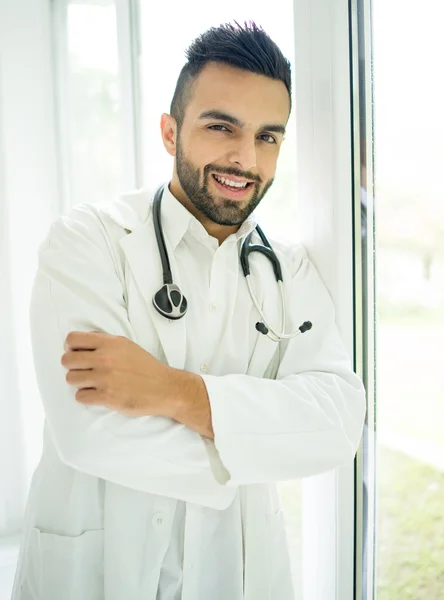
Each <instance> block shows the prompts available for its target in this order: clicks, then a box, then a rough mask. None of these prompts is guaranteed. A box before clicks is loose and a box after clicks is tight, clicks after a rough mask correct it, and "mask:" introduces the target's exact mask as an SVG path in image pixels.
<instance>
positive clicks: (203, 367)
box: [200, 363, 208, 373]
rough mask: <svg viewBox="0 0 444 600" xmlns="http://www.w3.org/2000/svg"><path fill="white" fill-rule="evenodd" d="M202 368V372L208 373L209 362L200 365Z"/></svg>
mask: <svg viewBox="0 0 444 600" xmlns="http://www.w3.org/2000/svg"><path fill="white" fill-rule="evenodd" d="M200 370H201V371H202V373H208V365H207V363H204V364H203V365H200Z"/></svg>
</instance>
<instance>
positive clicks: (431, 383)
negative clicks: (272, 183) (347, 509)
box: [373, 0, 444, 600]
mask: <svg viewBox="0 0 444 600" xmlns="http://www.w3.org/2000/svg"><path fill="white" fill-rule="evenodd" d="M373 13H374V14H373V26H374V32H373V37H374V72H375V87H374V99H375V175H376V179H375V193H376V257H377V258H376V267H377V276H376V282H377V306H378V327H377V355H376V356H377V440H378V444H377V473H378V479H377V481H378V485H377V509H378V510H377V570H376V575H377V598H378V600H395V599H396V600H399V598H403V599H407V598H409V599H410V598H411V599H412V600H413V599H414V600H422V599H427V600H429V599H431V598H441V597H442V594H443V590H444V569H443V564H444V517H443V515H444V512H443V506H444V427H443V423H444V387H443V383H442V369H443V357H444V195H443V191H442V182H441V177H442V175H441V174H442V166H443V164H444V142H443V139H444V116H443V111H442V106H444V86H443V83H442V76H441V72H442V56H443V55H444V41H443V36H442V24H443V22H444V4H443V2H442V0H428V1H427V2H423V1H421V0H408V1H406V0H392V1H391V2H386V1H384V0H374V2H373Z"/></svg>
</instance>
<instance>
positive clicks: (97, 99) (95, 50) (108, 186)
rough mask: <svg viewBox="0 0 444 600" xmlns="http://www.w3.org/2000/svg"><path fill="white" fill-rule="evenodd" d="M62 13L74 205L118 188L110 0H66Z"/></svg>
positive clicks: (113, 25) (115, 69) (116, 85)
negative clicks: (64, 24) (65, 40)
mask: <svg viewBox="0 0 444 600" xmlns="http://www.w3.org/2000/svg"><path fill="white" fill-rule="evenodd" d="M67 19H68V22H67V29H68V31H67V34H68V74H67V90H68V98H67V99H66V100H67V102H66V105H65V106H66V108H67V109H68V115H67V116H68V119H69V134H68V140H69V142H68V143H69V148H68V156H69V159H68V160H69V164H68V169H69V170H70V173H69V182H70V186H71V189H70V193H71V198H70V203H71V205H73V204H77V203H80V202H89V201H94V202H95V201H96V200H109V199H110V198H114V197H115V196H116V195H117V194H118V193H119V192H120V191H121V186H120V182H121V150H120V148H121V146H120V119H121V101H120V92H119V74H118V68H119V63H118V48H117V27H116V9H115V6H114V2H113V1H112V0H108V1H106V0H101V1H100V2H70V3H69V4H68V15H67ZM98 36H99V37H98ZM62 77H63V75H62Z"/></svg>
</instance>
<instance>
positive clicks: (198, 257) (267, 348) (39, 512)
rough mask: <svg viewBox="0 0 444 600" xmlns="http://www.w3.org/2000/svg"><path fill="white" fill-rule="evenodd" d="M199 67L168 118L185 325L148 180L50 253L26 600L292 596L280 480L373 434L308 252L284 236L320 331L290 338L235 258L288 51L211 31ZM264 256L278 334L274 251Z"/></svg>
mask: <svg viewBox="0 0 444 600" xmlns="http://www.w3.org/2000/svg"><path fill="white" fill-rule="evenodd" d="M187 57H188V63H187V64H186V65H185V66H184V68H183V69H182V71H181V74H180V76H179V79H178V83H177V87H176V91H175V94H174V98H173V101H172V105H171V115H168V114H163V115H162V117H161V134H162V140H163V143H164V146H165V148H166V150H167V152H168V153H169V154H170V155H171V156H173V157H174V172H173V177H172V179H171V181H170V182H169V183H168V185H165V186H164V188H163V194H162V198H161V224H162V229H163V232H164V237H165V241H166V247H167V253H168V257H169V260H170V264H171V270H172V275H173V281H174V283H176V284H178V285H179V286H180V289H181V290H182V292H183V294H184V296H185V297H186V299H187V305H188V308H187V312H186V314H185V315H184V316H183V318H180V319H176V320H173V319H168V318H165V317H164V316H162V315H161V314H160V313H159V311H158V310H157V309H156V307H155V306H154V304H153V297H154V296H155V295H156V293H157V292H158V290H159V288H161V286H162V266H161V260H160V256H159V249H158V246H157V241H156V235H155V232H154V227H153V210H152V201H153V195H152V194H151V193H149V192H147V191H146V190H137V191H136V192H134V193H130V194H126V195H124V196H122V199H120V200H115V201H111V202H107V203H96V204H81V205H79V206H77V207H75V208H74V209H73V210H72V211H71V212H70V214H69V215H68V216H66V217H60V218H59V219H57V220H56V221H55V222H54V224H53V225H52V227H51V229H50V232H49V234H48V236H47V238H46V241H45V242H44V244H43V245H42V247H41V249H40V253H39V269H38V273H37V276H36V280H35V284H34V289H33V296H32V306H31V328H32V340H33V352H34V360H35V367H36V374H37V378H38V383H39V387H40V391H41V395H42V401H43V404H44V408H45V414H46V421H45V431H44V450H43V455H42V459H41V462H40V464H39V466H38V467H37V470H36V473H35V474H34V478H33V482H32V487H31V492H30V497H29V501H28V511H27V515H26V523H25V528H24V534H23V541H22V546H21V552H20V557H19V565H18V569H17V574H16V580H15V584H14V591H13V600H19V599H20V600H31V598H32V600H62V599H63V600H104V599H106V600H123V599H125V600H142V599H143V600H176V599H179V598H181V599H182V600H209V599H211V600H241V599H246V600H262V599H268V600H271V599H273V600H277V599H279V600H290V599H292V598H293V597H294V592H293V589H292V583H291V568H290V561H289V556H288V550H287V541H286V538H285V525H284V521H283V515H282V511H281V507H280V503H279V498H278V495H277V490H276V485H275V482H277V481H280V480H289V479H296V478H300V477H305V476H310V475H314V474H318V473H322V472H325V471H328V470H330V469H333V468H335V467H337V466H339V465H341V464H344V463H346V462H348V461H351V460H353V457H354V454H355V452H356V449H357V447H358V444H359V439H360V437H361V433H362V426H363V420H364V413H365V393H364V388H363V385H362V382H361V381H360V380H359V378H358V377H357V375H356V374H355V373H354V372H353V370H352V369H351V366H350V359H349V357H348V355H347V353H346V351H345V348H344V346H343V343H342V341H341V338H340V336H339V333H338V330H337V327H336V324H335V320H334V317H335V313H334V306H333V303H332V301H331V298H330V296H329V294H328V291H327V289H326V287H325V285H324V284H323V282H322V280H321V278H320V277H319V275H318V273H317V271H316V269H315V268H314V266H313V264H312V263H311V261H310V260H309V258H308V256H307V253H306V251H305V249H304V248H303V247H302V245H301V244H295V245H294V246H286V245H285V244H282V243H278V242H272V246H273V250H274V252H275V253H276V256H277V257H278V259H279V261H280V264H281V267H282V274H283V286H284V296H285V302H286V311H285V320H286V323H287V327H286V329H285V332H286V333H288V332H293V331H297V328H298V327H299V326H300V325H301V324H302V323H303V322H304V321H305V320H307V319H310V321H311V322H312V329H310V330H309V331H306V332H305V333H304V334H303V335H297V336H294V337H293V338H291V339H290V338H283V339H282V340H281V341H279V342H277V341H274V340H273V339H272V338H271V337H269V336H267V335H265V332H261V331H259V330H258V329H257V328H256V326H255V325H256V323H258V322H262V321H263V317H262V316H261V315H260V314H259V313H258V310H257V308H256V307H255V304H254V302H253V301H252V297H251V295H250V293H249V289H248V286H247V282H246V279H245V277H244V275H243V272H242V269H241V266H240V263H239V250H240V246H241V244H242V242H243V240H244V239H245V237H246V236H247V235H248V234H249V233H250V232H253V231H254V229H255V226H256V221H255V219H254V216H253V214H252V213H253V210H254V208H255V207H256V206H257V205H258V204H259V202H260V201H261V200H262V198H263V197H264V195H265V194H266V192H267V190H268V189H269V188H270V187H271V185H272V183H273V180H274V175H275V172H276V165H277V160H278V156H279V151H280V147H281V144H282V141H283V139H284V134H285V125H286V123H287V121H288V117H289V114H290V111H291V89H290V79H291V78H290V66H289V63H288V61H286V60H285V58H284V57H283V56H282V54H281V52H280V50H279V49H278V48H277V46H276V45H275V44H274V42H272V40H270V38H269V37H268V36H267V35H266V34H265V33H264V32H263V31H261V30H260V29H258V28H257V27H256V26H255V25H254V24H253V26H252V27H251V28H248V27H245V29H242V28H241V27H238V28H235V27H234V26H231V25H230V26H221V27H219V28H217V29H214V28H213V29H211V30H210V31H209V32H206V33H205V34H204V35H203V36H201V37H200V38H199V39H198V40H196V41H195V42H194V43H193V45H192V46H191V48H190V49H189V50H188V54H187ZM215 176H216V177H215ZM221 177H222V179H221ZM217 178H218V179H217ZM246 181H247V182H249V183H250V185H249V186H248V187H247V188H246V189H245V190H243V191H240V192H239V191H236V192H235V191H230V187H233V185H236V183H237V184H238V185H239V183H242V182H246ZM227 183H228V186H229V187H227ZM254 235H255V238H254V241H255V243H259V242H260V240H258V239H256V238H257V234H256V233H255V234H254ZM250 268H251V276H252V278H253V285H254V293H255V295H256V296H257V301H258V302H259V305H260V308H261V311H262V312H263V315H264V316H265V317H266V319H267V322H269V324H270V326H271V327H273V328H276V329H277V330H278V331H279V332H281V330H280V329H279V323H280V319H281V317H282V314H281V304H280V295H279V287H278V285H277V283H276V280H275V277H274V275H273V270H272V269H271V266H270V265H269V262H268V260H267V257H265V256H263V255H261V254H259V253H255V254H253V255H251V257H250Z"/></svg>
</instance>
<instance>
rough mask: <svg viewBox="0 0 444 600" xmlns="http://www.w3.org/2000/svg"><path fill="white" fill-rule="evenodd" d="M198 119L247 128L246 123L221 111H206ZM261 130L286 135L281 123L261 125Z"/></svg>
mask: <svg viewBox="0 0 444 600" xmlns="http://www.w3.org/2000/svg"><path fill="white" fill-rule="evenodd" d="M198 118H199V119H216V120H218V121H227V122H228V123H231V124H232V125H236V127H240V128H241V129H242V127H244V126H245V123H243V122H242V121H240V120H239V119H238V118H237V117H234V116H233V115H229V114H228V113H224V112H221V111H220V110H206V111H204V112H203V113H201V114H200V115H199V117H198ZM260 129H266V130H267V131H274V132H276V133H282V134H283V135H285V127H284V125H281V124H280V123H269V124H265V125H261V127H260Z"/></svg>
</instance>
